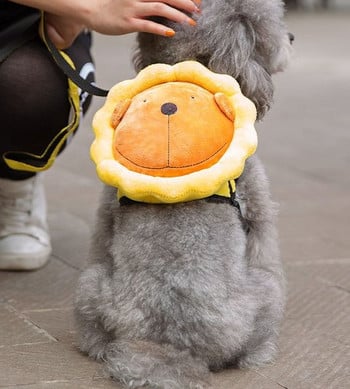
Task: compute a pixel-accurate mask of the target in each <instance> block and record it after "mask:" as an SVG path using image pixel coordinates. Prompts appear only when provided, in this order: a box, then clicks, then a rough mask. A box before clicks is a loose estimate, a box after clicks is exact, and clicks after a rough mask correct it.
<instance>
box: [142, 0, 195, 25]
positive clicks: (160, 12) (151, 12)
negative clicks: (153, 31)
mask: <svg viewBox="0 0 350 389" xmlns="http://www.w3.org/2000/svg"><path fill="white" fill-rule="evenodd" d="M137 14H138V15H137V16H139V17H140V18H145V17H149V16H161V17H163V18H166V19H169V20H172V21H174V22H177V23H188V24H190V25H192V26H195V25H196V22H195V21H194V20H193V19H192V18H191V17H189V16H188V15H186V14H185V13H183V12H181V11H179V10H178V9H175V8H172V7H170V6H169V5H167V4H164V3H157V2H147V3H142V4H140V5H139V9H138V12H137Z"/></svg>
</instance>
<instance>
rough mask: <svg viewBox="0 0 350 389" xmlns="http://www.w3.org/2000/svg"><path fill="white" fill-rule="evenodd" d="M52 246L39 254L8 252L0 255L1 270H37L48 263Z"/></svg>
mask: <svg viewBox="0 0 350 389" xmlns="http://www.w3.org/2000/svg"><path fill="white" fill-rule="evenodd" d="M51 251H52V250H51V247H48V248H46V249H43V250H42V251H40V252H39V253H37V254H33V253H30V254H27V255H26V254H21V255H18V254H17V255H16V254H7V255H3V254H2V255H1V257H0V270H19V271H20V270H24V271H25V270H37V269H40V268H41V267H43V266H44V265H46V264H47V262H48V261H49V259H50V255H51Z"/></svg>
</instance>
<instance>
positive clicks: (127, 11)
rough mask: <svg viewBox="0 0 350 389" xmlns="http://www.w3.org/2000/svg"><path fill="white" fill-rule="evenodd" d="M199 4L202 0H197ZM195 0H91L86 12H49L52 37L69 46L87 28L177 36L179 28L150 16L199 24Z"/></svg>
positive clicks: (102, 30)
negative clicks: (64, 13) (191, 15)
mask: <svg viewBox="0 0 350 389" xmlns="http://www.w3.org/2000/svg"><path fill="white" fill-rule="evenodd" d="M194 1H195V2H196V3H197V4H199V2H200V0H194ZM194 1H192V0H90V1H88V2H86V3H85V4H86V6H85V9H84V12H81V13H77V14H76V15H71V16H69V17H67V16H64V15H57V14H52V13H47V14H46V30H47V34H48V37H49V38H50V39H51V41H52V42H53V43H54V44H55V45H56V46H57V47H58V48H61V49H62V48H66V47H69V46H70V45H71V44H72V43H73V41H74V39H75V38H76V37H77V35H78V34H79V33H80V32H81V30H82V29H83V28H88V29H90V30H93V31H96V32H99V33H101V34H106V35H122V34H127V33H130V32H138V31H143V32H149V33H153V34H158V35H165V36H173V35H174V34H175V31H174V30H172V29H169V28H168V27H166V26H164V25H162V24H159V23H156V22H154V21H151V20H149V19H147V18H148V17H150V16H161V17H164V18H167V19H169V20H172V21H174V22H178V23H188V24H190V25H193V26H194V25H195V22H194V20H193V19H191V18H190V17H189V16H188V15H186V13H185V12H187V13H194V12H199V8H198V6H197V5H196V4H195V2H194Z"/></svg>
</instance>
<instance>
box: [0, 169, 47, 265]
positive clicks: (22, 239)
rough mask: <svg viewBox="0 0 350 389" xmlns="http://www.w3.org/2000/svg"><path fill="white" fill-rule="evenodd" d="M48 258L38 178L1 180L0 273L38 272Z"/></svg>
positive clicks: (45, 225) (44, 218)
mask: <svg viewBox="0 0 350 389" xmlns="http://www.w3.org/2000/svg"><path fill="white" fill-rule="evenodd" d="M50 254H51V244H50V236H49V233H48V226H47V222H46V200H45V193H44V185H43V183H42V178H41V176H40V174H37V175H36V176H35V177H32V178H29V179H27V180H21V181H12V180H6V179H2V178H0V269H1V270H34V269H38V268H40V267H42V266H44V265H45V264H46V263H47V261H48V260H49V257H50Z"/></svg>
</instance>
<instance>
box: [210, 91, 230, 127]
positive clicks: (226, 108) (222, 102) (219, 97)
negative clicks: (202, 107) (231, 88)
mask: <svg viewBox="0 0 350 389" xmlns="http://www.w3.org/2000/svg"><path fill="white" fill-rule="evenodd" d="M214 99H215V101H216V104H217V105H218V107H219V108H220V109H221V111H222V112H223V113H224V114H225V115H226V116H227V117H228V118H229V119H230V120H231V121H234V119H235V113H234V110H233V107H232V104H231V102H230V100H229V98H228V97H227V96H226V95H225V94H224V93H221V92H218V93H215V95H214Z"/></svg>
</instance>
